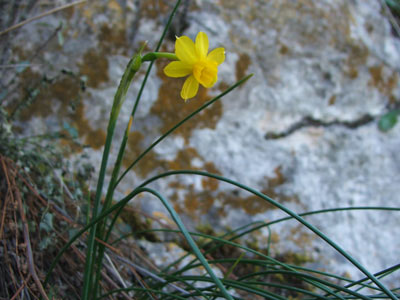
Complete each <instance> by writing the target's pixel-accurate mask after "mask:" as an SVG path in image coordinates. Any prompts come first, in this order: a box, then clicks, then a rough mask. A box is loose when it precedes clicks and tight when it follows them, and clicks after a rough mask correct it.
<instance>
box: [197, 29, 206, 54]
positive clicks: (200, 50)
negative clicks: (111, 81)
mask: <svg viewBox="0 0 400 300" xmlns="http://www.w3.org/2000/svg"><path fill="white" fill-rule="evenodd" d="M195 46H196V51H197V55H198V56H200V59H204V58H206V56H207V53H208V36H207V34H205V33H204V32H201V31H200V32H199V33H198V34H197V36H196V44H195Z"/></svg>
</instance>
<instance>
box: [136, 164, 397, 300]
mask: <svg viewBox="0 0 400 300" xmlns="http://www.w3.org/2000/svg"><path fill="white" fill-rule="evenodd" d="M184 174H188V175H189V174H191V175H200V176H206V177H210V178H214V179H217V180H220V181H224V182H227V183H229V184H232V185H235V186H237V187H239V188H241V189H243V190H246V191H248V192H250V193H252V194H254V195H256V196H258V197H260V198H261V199H263V200H265V201H267V202H269V203H270V204H272V205H274V206H276V207H278V208H279V209H281V210H282V211H284V212H285V213H287V214H288V215H290V216H292V217H293V218H294V219H296V220H297V221H299V222H300V223H301V224H303V225H304V226H306V227H307V228H308V229H310V230H311V231H313V232H314V233H315V234H316V235H318V236H319V237H320V238H322V239H323V240H324V241H325V242H327V243H328V244H329V245H331V246H332V247H333V248H334V249H336V250H337V251H338V252H339V253H340V254H342V255H343V256H344V257H345V258H346V259H347V260H348V261H350V262H351V263H352V264H353V265H354V266H356V267H357V268H358V269H359V270H360V271H361V272H363V273H364V274H365V275H366V276H367V277H368V278H369V279H370V280H371V281H373V282H374V283H375V284H376V285H377V286H378V287H379V288H380V289H381V290H382V292H384V293H385V294H386V295H387V296H389V298H390V299H392V300H398V298H397V297H396V296H395V295H394V294H393V293H392V292H391V291H390V290H389V289H388V288H387V287H386V286H385V285H384V284H382V283H381V282H380V281H379V280H378V279H377V278H376V277H375V276H374V275H373V274H371V273H370V272H369V271H368V270H367V269H366V268H364V266H362V265H361V264H360V263H359V262H358V261H356V260H355V259H354V258H353V257H352V256H351V255H349V254H348V253H347V252H346V251H344V250H343V249H342V248H341V247H340V246H339V245H337V244H336V243H335V242H333V241H332V240H331V239H329V238H328V237H327V236H326V235H325V234H323V233H322V232H321V231H320V230H319V229H317V228H316V227H315V226H313V225H311V224H310V223H308V222H307V221H305V220H304V219H303V218H302V217H300V216H299V215H298V214H296V213H294V212H293V211H291V210H290V209H288V208H286V206H283V205H282V204H280V203H278V202H276V201H275V200H273V199H271V198H269V197H268V196H266V195H264V194H262V193H260V192H259V191H257V190H254V189H252V188H250V187H248V186H246V185H243V184H241V183H238V182H236V181H233V180H231V179H228V178H225V177H223V176H219V175H215V174H210V173H208V172H202V171H194V170H179V171H170V172H165V173H162V174H159V175H157V176H154V177H152V178H150V179H148V180H146V181H145V182H144V183H142V184H141V185H140V186H139V187H144V186H146V185H148V184H150V183H151V182H153V181H155V180H158V179H160V178H163V177H167V176H171V175H184Z"/></svg>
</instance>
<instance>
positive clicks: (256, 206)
mask: <svg viewBox="0 0 400 300" xmlns="http://www.w3.org/2000/svg"><path fill="white" fill-rule="evenodd" d="M274 172H275V176H274V177H272V178H268V179H267V185H266V187H265V188H264V189H263V190H261V192H262V193H263V194H264V195H267V196H268V197H270V198H272V199H274V200H276V201H278V202H280V203H284V202H295V203H299V199H298V197H297V196H296V195H293V196H287V195H285V194H281V193H278V192H276V190H275V189H276V188H277V187H279V186H280V185H282V184H284V183H285V182H286V178H285V177H284V176H283V174H282V173H281V167H280V166H279V167H277V168H275V170H274ZM218 197H219V199H222V201H223V206H224V207H225V206H226V207H228V206H230V207H233V208H237V209H243V210H244V211H245V212H246V213H248V214H250V215H255V214H258V213H262V212H265V211H267V210H269V209H275V208H276V207H275V206H274V205H273V204H270V203H269V202H267V201H265V200H263V199H261V198H260V197H258V196H256V195H250V196H248V197H240V196H238V195H237V193H233V194H222V193H221V194H219V195H218Z"/></svg>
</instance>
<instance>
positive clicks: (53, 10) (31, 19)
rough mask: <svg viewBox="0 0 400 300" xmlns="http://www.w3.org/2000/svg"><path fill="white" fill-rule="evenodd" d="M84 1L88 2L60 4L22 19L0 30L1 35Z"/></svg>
mask: <svg viewBox="0 0 400 300" xmlns="http://www.w3.org/2000/svg"><path fill="white" fill-rule="evenodd" d="M84 2H86V0H80V1H76V2H72V3H69V4H66V5H63V6H60V7H56V8H54V9H51V10H49V11H46V12H44V13H42V14H40V15H37V16H34V17H32V18H30V19H27V20H25V21H22V22H20V23H18V24H15V25H13V26H11V27H9V28H7V29H5V30H3V31H1V32H0V35H3V34H6V33H7V32H10V31H12V30H15V29H17V28H19V27H22V26H24V25H26V24H28V23H30V22H32V21H34V20H37V19H41V18H43V17H45V16H48V15H51V14H53V13H55V12H58V11H60V10H63V9H66V8H69V7H72V6H74V5H78V4H82V3H84Z"/></svg>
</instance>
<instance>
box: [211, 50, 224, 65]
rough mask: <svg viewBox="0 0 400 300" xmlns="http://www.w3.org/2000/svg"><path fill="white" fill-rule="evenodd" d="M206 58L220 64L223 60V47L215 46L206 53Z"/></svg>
mask: <svg viewBox="0 0 400 300" xmlns="http://www.w3.org/2000/svg"><path fill="white" fill-rule="evenodd" d="M207 59H208V60H212V61H215V62H216V63H217V64H218V65H220V64H222V63H223V62H224V60H225V49H224V48H216V49H214V50H213V51H211V52H210V53H209V54H208V55H207Z"/></svg>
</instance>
